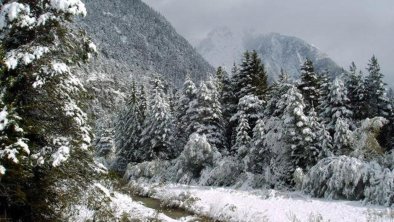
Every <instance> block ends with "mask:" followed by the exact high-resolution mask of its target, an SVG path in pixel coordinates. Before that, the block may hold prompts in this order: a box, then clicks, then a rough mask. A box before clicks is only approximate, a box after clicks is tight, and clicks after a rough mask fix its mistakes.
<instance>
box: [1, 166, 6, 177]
mask: <svg viewBox="0 0 394 222" xmlns="http://www.w3.org/2000/svg"><path fill="white" fill-rule="evenodd" d="M5 171H6V169H5V168H4V166H3V165H0V175H4V174H5Z"/></svg>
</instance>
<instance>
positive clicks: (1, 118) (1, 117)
mask: <svg viewBox="0 0 394 222" xmlns="http://www.w3.org/2000/svg"><path fill="white" fill-rule="evenodd" d="M7 115H8V112H7V108H6V107H4V108H3V110H1V112H0V131H3V130H4V128H5V127H6V126H7V124H8V119H7Z"/></svg>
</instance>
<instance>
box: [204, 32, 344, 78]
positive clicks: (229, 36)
mask: <svg viewBox="0 0 394 222" xmlns="http://www.w3.org/2000/svg"><path fill="white" fill-rule="evenodd" d="M197 50H198V51H199V52H200V53H201V55H203V56H204V58H205V59H206V60H207V61H209V62H210V63H211V64H212V65H213V66H215V67H217V66H224V67H226V70H230V69H231V67H232V65H233V64H234V62H235V63H239V62H240V59H241V58H242V53H243V52H244V51H246V50H256V51H257V53H258V54H259V55H260V56H261V57H262V60H263V63H264V65H265V67H266V69H267V71H268V74H269V76H270V78H271V79H276V78H277V76H278V74H279V73H280V70H281V69H283V70H285V71H286V72H287V73H289V75H290V76H292V77H293V78H298V77H299V75H300V65H301V64H302V63H303V62H304V61H305V59H306V58H309V59H311V60H312V61H313V63H314V65H315V68H316V70H317V72H326V71H327V72H328V73H329V74H330V75H333V76H335V75H339V74H341V73H342V69H341V68H340V67H339V66H338V65H337V64H336V63H335V62H334V61H333V60H332V59H330V58H329V57H328V55H326V54H325V53H323V52H321V51H320V50H319V49H318V48H317V47H315V46H313V45H311V44H309V43H307V42H305V41H304V40H302V39H299V38H297V37H293V36H286V35H282V34H278V33H269V34H259V33H254V32H252V31H243V32H234V31H232V30H230V29H229V28H226V27H221V28H217V29H214V30H212V31H211V32H210V33H209V34H208V36H207V37H206V38H205V39H204V40H202V41H201V42H200V43H199V44H198V46H197Z"/></svg>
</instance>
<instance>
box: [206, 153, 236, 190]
mask: <svg viewBox="0 0 394 222" xmlns="http://www.w3.org/2000/svg"><path fill="white" fill-rule="evenodd" d="M242 169H243V167H242V165H241V163H240V161H239V159H238V158H236V157H231V156H228V157H224V158H223V159H221V160H220V161H218V162H217V163H216V164H215V166H214V167H213V168H210V167H209V168H206V169H204V170H203V171H202V172H201V177H200V181H199V184H200V185H203V186H231V185H233V184H235V183H236V181H237V179H238V177H239V175H240V174H241V173H242Z"/></svg>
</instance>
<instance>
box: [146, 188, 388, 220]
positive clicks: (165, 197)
mask: <svg viewBox="0 0 394 222" xmlns="http://www.w3.org/2000/svg"><path fill="white" fill-rule="evenodd" d="M144 187H149V186H147V185H146V184H145V185H144ZM144 192H146V194H150V195H151V197H154V198H157V199H160V200H162V201H164V202H166V203H167V204H172V205H176V206H179V207H181V208H184V209H186V210H188V211H191V212H194V213H196V214H198V215H205V216H208V217H211V218H214V219H216V220H220V221H240V222H242V221H245V222H246V221H248V222H249V221H250V222H252V221H253V222H258V221H281V222H282V221H343V222H354V221H357V222H363V221H394V209H393V208H386V207H381V206H376V205H363V204H362V203H361V202H356V201H337V200H323V199H315V198H309V197H307V196H305V195H303V194H300V193H296V192H293V193H289V192H278V191H275V190H265V191H263V190H250V191H241V190H235V189H228V188H211V187H195V186H185V185H165V186H154V187H153V186H151V188H145V191H144Z"/></svg>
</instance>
